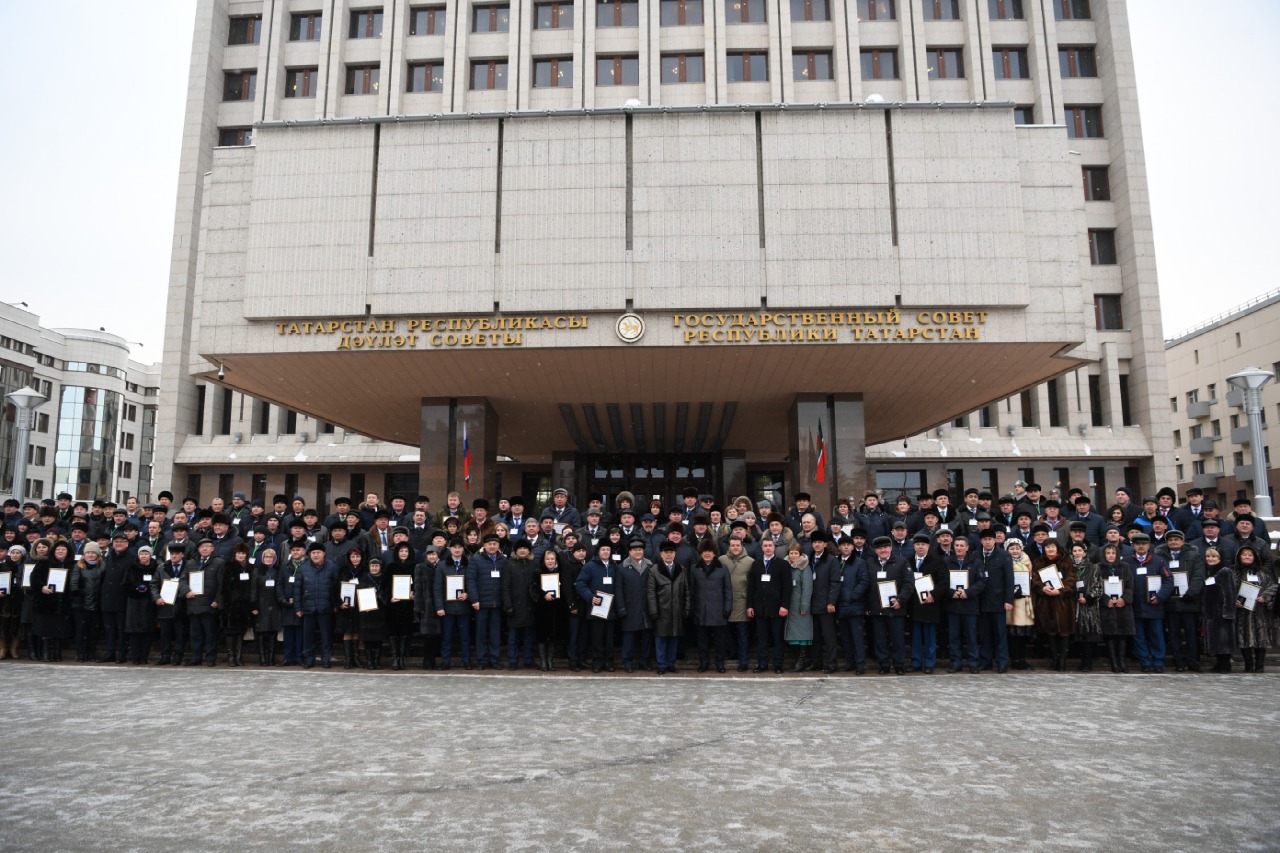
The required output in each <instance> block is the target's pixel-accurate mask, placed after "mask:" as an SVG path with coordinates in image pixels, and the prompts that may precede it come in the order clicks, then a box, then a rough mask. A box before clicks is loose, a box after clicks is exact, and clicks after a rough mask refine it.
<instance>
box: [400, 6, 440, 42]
mask: <svg viewBox="0 0 1280 853" xmlns="http://www.w3.org/2000/svg"><path fill="white" fill-rule="evenodd" d="M447 22H448V10H447V9H446V8H445V7H444V6H443V5H438V4H433V5H427V6H410V7H409V35H411V36H442V35H444V29H445V24H446V23H447Z"/></svg>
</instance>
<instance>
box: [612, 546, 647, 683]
mask: <svg viewBox="0 0 1280 853" xmlns="http://www.w3.org/2000/svg"><path fill="white" fill-rule="evenodd" d="M652 570H653V561H652V560H650V559H649V558H648V557H646V556H645V555H644V540H643V539H640V538H639V537H637V538H635V539H632V540H631V541H630V542H629V543H628V545H627V558H626V559H625V560H623V561H622V568H621V570H619V572H618V576H619V577H618V582H619V584H621V586H622V593H623V598H625V599H626V600H627V601H628V602H640V601H644V600H645V597H646V596H647V595H648V594H649V572H651V571H652ZM621 621H622V625H621V627H622V668H623V669H625V670H626V671H627V672H632V671H634V669H635V662H636V659H637V658H638V659H639V660H640V665H641V666H642V667H644V669H646V670H648V669H651V668H652V664H651V663H650V660H651V651H652V649H651V644H650V642H649V633H650V631H649V629H650V628H651V627H652V625H653V623H652V622H650V621H649V608H647V607H639V606H631V607H628V608H627V615H626V616H624V617H622V620H621Z"/></svg>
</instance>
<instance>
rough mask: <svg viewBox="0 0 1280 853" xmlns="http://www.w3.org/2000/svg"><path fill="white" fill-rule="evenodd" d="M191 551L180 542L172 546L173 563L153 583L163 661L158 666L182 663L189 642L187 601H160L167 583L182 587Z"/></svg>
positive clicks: (160, 569) (167, 562) (168, 562)
mask: <svg viewBox="0 0 1280 853" xmlns="http://www.w3.org/2000/svg"><path fill="white" fill-rule="evenodd" d="M186 555H187V549H186V548H185V547H184V546H183V545H181V544H180V543H177V542H171V543H169V559H167V560H165V561H164V562H162V563H160V564H159V565H158V566H157V567H156V571H155V574H154V575H152V579H151V597H152V599H154V600H155V603H156V620H157V622H158V623H159V625H160V658H159V660H157V661H156V665H157V666H167V665H169V664H172V665H173V666H178V665H179V664H181V663H182V658H183V654H184V651H185V649H186V640H187V600H186V599H185V598H183V597H182V596H180V595H177V596H176V597H175V599H174V601H173V602H172V603H169V602H166V601H165V600H164V599H162V598H161V597H160V593H161V591H162V590H163V589H164V582H165V581H167V580H176V581H179V583H181V580H182V569H183V568H184V566H185V564H186Z"/></svg>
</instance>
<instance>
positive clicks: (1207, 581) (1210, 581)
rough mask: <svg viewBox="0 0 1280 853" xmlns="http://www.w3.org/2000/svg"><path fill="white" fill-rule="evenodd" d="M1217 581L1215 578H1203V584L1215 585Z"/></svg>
mask: <svg viewBox="0 0 1280 853" xmlns="http://www.w3.org/2000/svg"><path fill="white" fill-rule="evenodd" d="M1217 583H1218V579H1217V578H1205V579H1204V585H1205V586H1216V585H1217Z"/></svg>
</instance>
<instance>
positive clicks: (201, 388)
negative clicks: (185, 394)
mask: <svg viewBox="0 0 1280 853" xmlns="http://www.w3.org/2000/svg"><path fill="white" fill-rule="evenodd" d="M208 392H209V389H208V386H205V385H197V386H196V419H195V420H196V422H195V425H194V428H193V429H192V430H191V434H192V435H204V407H205V398H206V397H207V396H208Z"/></svg>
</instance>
